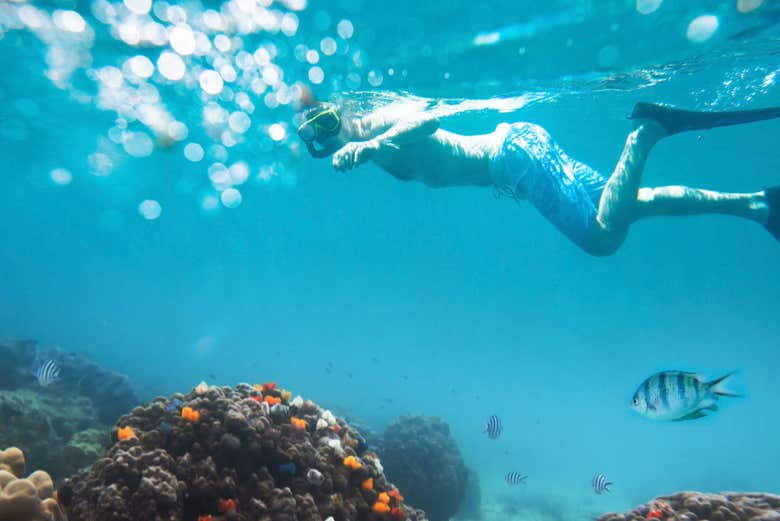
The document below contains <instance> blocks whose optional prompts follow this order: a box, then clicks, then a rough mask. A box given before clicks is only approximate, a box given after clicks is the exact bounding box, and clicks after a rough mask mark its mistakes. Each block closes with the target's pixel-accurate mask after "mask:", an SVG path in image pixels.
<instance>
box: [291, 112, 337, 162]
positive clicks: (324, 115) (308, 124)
mask: <svg viewBox="0 0 780 521" xmlns="http://www.w3.org/2000/svg"><path fill="white" fill-rule="evenodd" d="M340 130H341V116H339V113H338V111H337V110H336V106H335V105H333V104H331V103H320V104H319V105H317V106H316V107H312V108H310V109H309V110H307V111H306V112H305V113H304V114H303V123H301V124H300V125H299V126H298V136H300V138H301V139H302V140H303V142H304V143H305V144H306V148H307V149H308V150H309V153H310V154H311V155H312V156H313V157H317V158H322V157H326V156H328V155H330V154H332V153H333V152H335V151H336V150H337V149H339V148H340V147H341V145H340V144H339V143H331V144H330V145H327V146H323V141H326V140H328V139H331V138H334V137H336V136H338V135H339V131H340ZM315 144H319V145H320V148H317V146H316V145H315Z"/></svg>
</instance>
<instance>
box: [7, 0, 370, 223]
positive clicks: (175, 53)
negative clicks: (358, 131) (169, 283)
mask: <svg viewBox="0 0 780 521" xmlns="http://www.w3.org/2000/svg"><path fill="white" fill-rule="evenodd" d="M207 6H213V7H207ZM207 6H204V5H202V4H201V3H200V2H198V1H193V2H186V3H173V2H170V3H169V2H166V1H164V0H123V1H110V0H93V1H92V3H91V4H90V7H89V12H78V11H75V10H68V9H56V8H45V7H42V6H35V5H33V4H31V3H25V2H20V3H0V36H2V35H3V34H4V33H6V32H9V31H28V32H30V33H32V34H34V35H35V36H36V37H37V38H38V39H39V40H40V41H41V42H42V43H43V45H44V47H45V50H46V52H45V60H46V64H47V67H48V68H47V69H46V71H45V74H46V76H47V77H48V78H49V79H50V80H51V82H52V83H53V84H54V85H55V86H56V87H58V88H61V89H64V90H68V91H69V92H70V94H71V98H72V99H75V100H77V101H79V102H83V103H85V104H87V105H90V106H95V107H97V108H99V109H101V110H106V111H111V112H113V113H114V114H115V115H116V118H115V120H114V123H113V125H112V126H111V127H110V128H109V129H107V131H106V136H107V140H103V141H102V142H101V143H102V144H99V147H98V150H96V151H95V152H94V153H93V154H91V155H89V157H88V158H87V165H86V167H87V168H88V169H89V171H90V172H91V173H92V174H93V175H98V176H107V175H110V174H111V173H112V172H113V170H114V168H115V165H117V164H118V163H119V162H120V161H119V160H118V159H119V158H117V157H116V154H122V153H124V154H126V155H127V156H130V157H133V158H143V157H147V156H150V155H151V154H153V153H154V151H155V150H156V149H158V148H171V147H175V149H176V150H181V153H182V154H183V157H184V158H185V159H186V160H187V161H189V162H192V163H200V164H202V165H203V166H202V167H201V168H202V171H203V172H204V173H205V174H206V175H207V181H206V182H205V183H204V187H203V189H202V190H201V192H200V194H199V196H198V199H199V201H200V205H201V208H202V209H203V210H206V211H212V210H217V209H219V208H220V207H227V208H235V207H237V206H238V205H240V204H241V201H242V193H241V190H242V188H243V187H242V185H244V184H245V183H247V182H249V181H253V182H255V183H260V184H267V183H271V182H279V183H281V184H282V185H291V184H294V183H295V174H294V172H293V170H292V168H290V164H291V163H294V160H295V158H296V157H298V156H299V155H300V146H299V144H298V142H297V140H296V139H295V136H294V128H291V124H292V121H293V114H294V112H295V110H296V109H297V107H298V106H299V104H300V102H301V100H302V99H303V98H306V97H307V95H308V88H307V87H305V86H304V83H310V84H314V85H316V86H318V87H317V88H318V89H320V90H321V91H322V92H323V96H327V95H328V93H329V92H332V91H335V90H340V89H342V88H344V87H348V88H356V87H359V86H360V85H361V84H362V82H363V80H364V79H365V80H366V81H367V82H368V83H369V84H370V85H372V86H379V85H381V83H382V74H381V72H379V71H376V70H372V71H368V72H364V71H363V67H364V62H365V61H366V54H365V52H364V51H363V50H361V49H359V48H358V47H357V45H355V43H354V41H353V40H352V38H353V36H354V34H355V28H354V26H353V24H352V22H351V21H350V20H348V19H345V18H343V19H340V20H339V19H338V17H333V16H332V15H331V14H330V13H328V12H326V11H324V10H319V11H317V12H315V13H312V14H310V15H309V14H308V13H304V12H305V11H306V9H307V0H277V1H274V0H227V1H223V2H222V3H221V4H207ZM304 14H307V16H306V17H305V18H306V20H307V21H309V22H310V25H312V26H311V27H306V28H305V29H306V31H305V35H304V33H303V31H299V27H300V26H301V24H302V23H303V22H302V17H303V15H304ZM299 33H301V35H299ZM106 49H108V52H106ZM77 76H82V77H84V78H86V80H87V81H86V82H79V81H76V77H77ZM84 85H87V87H85V86H84ZM247 158H251V160H250V159H247ZM73 168H74V171H76V170H75V168H76V165H73ZM73 177H74V176H73V174H72V173H71V172H70V171H69V170H67V169H65V168H61V167H58V168H55V169H53V170H51V172H50V178H51V181H52V182H53V183H54V184H56V185H60V186H64V185H68V184H70V183H71V182H72V180H73ZM161 211H162V209H161V207H160V204H159V203H158V202H157V201H155V200H151V199H149V200H143V201H141V202H140V204H139V205H138V212H139V214H140V215H141V216H143V217H144V218H146V219H149V220H153V219H157V218H158V217H159V216H160V215H161Z"/></svg>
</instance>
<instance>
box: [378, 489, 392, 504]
mask: <svg viewBox="0 0 780 521" xmlns="http://www.w3.org/2000/svg"><path fill="white" fill-rule="evenodd" d="M377 499H378V500H379V501H380V502H382V503H384V504H385V505H389V504H390V496H388V495H387V492H382V493H381V494H379V497H378V498H377Z"/></svg>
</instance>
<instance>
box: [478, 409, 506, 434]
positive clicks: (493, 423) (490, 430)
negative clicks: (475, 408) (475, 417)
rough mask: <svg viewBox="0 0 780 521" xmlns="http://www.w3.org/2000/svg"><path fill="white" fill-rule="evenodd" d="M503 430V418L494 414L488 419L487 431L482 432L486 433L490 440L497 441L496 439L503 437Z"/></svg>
mask: <svg viewBox="0 0 780 521" xmlns="http://www.w3.org/2000/svg"><path fill="white" fill-rule="evenodd" d="M503 430H504V426H503V425H502V424H501V418H499V417H498V416H496V415H495V414H494V415H492V416H491V417H490V418H488V420H487V423H486V424H485V430H483V431H482V432H486V433H487V435H488V438H490V439H491V440H495V439H496V438H498V437H499V436H501V431H503Z"/></svg>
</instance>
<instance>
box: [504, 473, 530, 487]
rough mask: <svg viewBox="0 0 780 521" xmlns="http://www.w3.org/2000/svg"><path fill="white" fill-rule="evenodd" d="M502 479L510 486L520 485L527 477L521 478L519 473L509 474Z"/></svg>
mask: <svg viewBox="0 0 780 521" xmlns="http://www.w3.org/2000/svg"><path fill="white" fill-rule="evenodd" d="M504 479H505V480H506V482H507V483H508V484H510V485H519V484H520V483H525V480H526V479H528V476H523V475H522V474H520V473H519V472H509V473H508V474H507V475H506V476H505V477H504Z"/></svg>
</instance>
